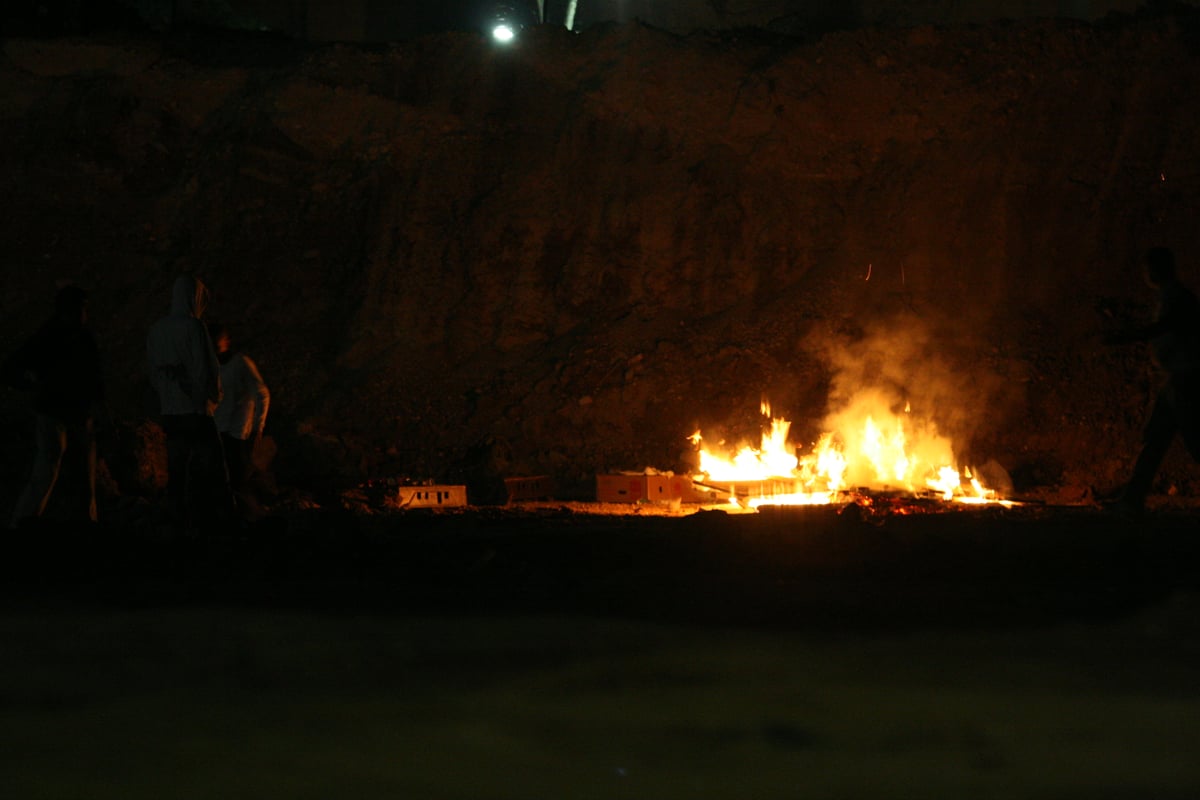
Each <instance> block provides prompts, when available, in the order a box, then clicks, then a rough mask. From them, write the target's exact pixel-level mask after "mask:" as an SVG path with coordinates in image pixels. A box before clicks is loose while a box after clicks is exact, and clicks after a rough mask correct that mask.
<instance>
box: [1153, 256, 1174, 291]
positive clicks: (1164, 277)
mask: <svg viewBox="0 0 1200 800" xmlns="http://www.w3.org/2000/svg"><path fill="white" fill-rule="evenodd" d="M1174 280H1175V254H1174V253H1173V252H1171V250H1170V249H1169V248H1166V247H1151V248H1150V249H1149V250H1147V251H1146V283H1148V284H1150V285H1151V286H1154V287H1159V286H1162V285H1163V284H1166V283H1170V282H1172V281H1174Z"/></svg>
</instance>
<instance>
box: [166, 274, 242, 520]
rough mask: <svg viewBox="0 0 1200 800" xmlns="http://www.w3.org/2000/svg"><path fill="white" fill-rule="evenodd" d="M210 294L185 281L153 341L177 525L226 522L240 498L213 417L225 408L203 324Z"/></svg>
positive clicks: (178, 282)
mask: <svg viewBox="0 0 1200 800" xmlns="http://www.w3.org/2000/svg"><path fill="white" fill-rule="evenodd" d="M207 305H208V289H207V288H206V287H205V286H204V284H203V283H202V282H201V281H200V280H198V279H197V278H194V277H192V276H191V275H181V276H179V277H178V278H177V279H176V280H175V284H174V286H173V287H172V290H171V312H170V313H169V314H168V315H167V316H165V317H163V318H162V319H160V320H158V322H156V323H154V325H153V326H151V328H150V331H149V333H148V334H147V336H146V353H147V357H148V362H149V364H148V366H149V370H150V382H151V383H152V384H153V385H154V389H155V391H157V392H158V399H159V412H160V413H161V415H162V427H163V432H164V433H166V436H167V502H168V506H169V508H170V512H171V514H172V515H173V516H174V518H175V521H176V522H180V523H184V524H191V523H194V522H198V521H204V522H224V521H227V520H228V519H230V518H231V517H232V511H233V496H232V494H231V493H230V491H229V476H228V474H227V473H226V470H225V458H224V455H223V454H222V452H221V439H220V436H219V435H218V433H217V427H216V424H215V422H214V421H213V412H214V411H215V410H216V407H217V404H218V403H219V402H220V401H221V377H220V367H219V365H218V363H217V354H216V352H215V351H214V349H213V345H212V341H210V339H209V337H208V330H207V329H206V328H205V327H204V323H203V322H201V321H200V319H201V317H202V316H203V315H204V310H205V308H206V307H207Z"/></svg>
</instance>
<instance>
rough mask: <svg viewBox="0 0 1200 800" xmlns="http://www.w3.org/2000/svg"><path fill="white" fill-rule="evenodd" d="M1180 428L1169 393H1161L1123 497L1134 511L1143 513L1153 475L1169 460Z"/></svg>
mask: <svg viewBox="0 0 1200 800" xmlns="http://www.w3.org/2000/svg"><path fill="white" fill-rule="evenodd" d="M1178 430H1179V428H1178V426H1177V425H1176V421H1175V409H1174V407H1173V405H1172V402H1171V398H1170V396H1169V394H1168V391H1167V390H1165V389H1164V390H1163V391H1162V392H1160V393H1159V395H1158V397H1157V398H1156V399H1155V401H1154V410H1153V411H1151V412H1150V420H1149V422H1147V423H1146V430H1145V433H1144V434H1143V442H1144V443H1143V445H1142V452H1141V453H1139V454H1138V457H1137V461H1136V462H1135V463H1134V465H1133V475H1132V476H1131V477H1130V479H1129V483H1128V484H1126V486H1125V491H1124V492H1123V493H1122V495H1121V502H1122V503H1124V504H1125V505H1126V506H1128V507H1129V508H1130V509H1131V510H1136V511H1140V510H1141V509H1142V508H1143V507H1144V506H1145V504H1146V497H1147V496H1148V495H1149V494H1150V489H1151V487H1152V486H1153V485H1154V476H1155V475H1157V474H1158V468H1159V467H1161V466H1162V462H1163V459H1164V458H1166V455H1167V450H1169V449H1170V447H1171V442H1172V441H1173V440H1174V439H1175V434H1176V433H1177V432H1178Z"/></svg>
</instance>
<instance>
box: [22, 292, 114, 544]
mask: <svg viewBox="0 0 1200 800" xmlns="http://www.w3.org/2000/svg"><path fill="white" fill-rule="evenodd" d="M86 326H87V292H85V291H84V290H83V289H81V288H79V287H78V286H65V287H63V288H62V289H60V290H59V291H58V294H57V295H56V296H55V298H54V316H53V317H51V318H50V320H49V321H48V322H47V323H46V324H45V325H43V326H42V328H41V329H40V330H38V332H37V333H35V334H34V335H33V336H32V337H31V338H30V339H29V340H28V341H26V342H25V343H24V344H23V345H22V346H21V347H20V348H19V349H18V350H17V351H16V352H15V353H13V354H12V356H10V357H9V358H8V360H7V361H5V362H4V366H3V368H2V372H3V376H4V382H5V383H6V384H8V385H10V386H12V387H14V388H17V389H23V390H30V391H33V393H34V400H33V409H34V412H35V413H36V423H35V429H34V430H35V438H36V454H35V455H34V461H33V469H32V471H31V473H30V476H29V482H28V483H27V484H26V486H25V489H24V491H23V492H22V493H21V496H20V497H19V498H18V500H17V504H16V506H15V507H14V509H13V516H12V526H13V527H18V526H20V525H22V524H24V523H26V522H27V521H29V520H32V519H35V518H38V517H40V516H42V514H43V513H44V512H45V510H46V504H47V503H48V502H49V500H50V496H51V494H52V493H53V491H54V485H55V483H57V482H58V476H59V469H60V467H61V466H62V460H63V455H64V454H65V453H66V452H67V449H68V447H72V448H76V449H77V450H78V451H79V452H80V454H81V455H82V456H83V459H84V465H85V476H84V477H85V490H86V492H87V515H88V519H90V520H91V521H93V522H95V521H96V436H95V425H94V419H95V412H96V410H97V409H98V407H99V406H100V404H101V403H102V402H103V399H104V382H103V379H102V374H101V368H100V352H99V349H98V348H97V346H96V340H95V338H94V337H93V336H92V334H91V331H89V330H88V329H87V327H86Z"/></svg>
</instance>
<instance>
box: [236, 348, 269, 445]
mask: <svg viewBox="0 0 1200 800" xmlns="http://www.w3.org/2000/svg"><path fill="white" fill-rule="evenodd" d="M242 360H243V363H244V366H245V379H246V382H247V383H248V384H249V386H250V389H251V391H252V393H253V395H254V396H253V399H252V402H253V403H254V414H253V417H252V418H251V421H250V425H251V427H250V433H251V435H252V436H253V437H254V438H255V439H257V438H258V437H260V436H262V432H263V426H264V425H266V423H267V411H268V409H270V407H271V392H270V391H269V390H268V389H267V383H266V381H264V380H263V377H262V374H261V373H259V371H258V365H257V364H255V363H254V362H253V361H252V360H251V359H250V358H248V357H247V356H242Z"/></svg>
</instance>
